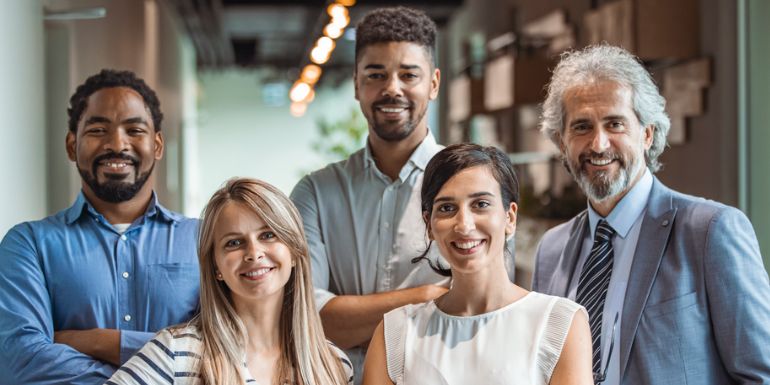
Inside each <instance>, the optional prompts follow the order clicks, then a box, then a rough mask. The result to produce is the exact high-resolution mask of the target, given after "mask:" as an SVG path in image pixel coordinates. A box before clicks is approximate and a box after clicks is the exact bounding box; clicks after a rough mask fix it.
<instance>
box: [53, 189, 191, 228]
mask: <svg viewBox="0 0 770 385" xmlns="http://www.w3.org/2000/svg"><path fill="white" fill-rule="evenodd" d="M85 212H88V213H90V214H91V215H93V216H95V217H101V216H102V214H100V213H99V212H98V211H96V209H95V208H94V207H93V206H92V205H91V203H90V202H88V199H86V197H85V195H83V191H82V190H81V191H80V193H78V196H77V198H76V199H75V203H73V204H72V206H70V207H69V208H68V209H67V211H66V212H65V214H64V216H65V219H66V221H67V224H68V225H71V224H72V223H73V222H75V221H76V220H78V219H80V218H81V217H82V216H83V214H84V213H85ZM155 215H157V216H158V217H159V218H162V219H164V220H166V221H168V222H178V221H180V220H181V219H182V216H181V215H180V214H177V213H175V212H173V211H171V210H169V209H167V208H165V207H163V205H161V204H160V203H158V196H157V195H156V194H155V191H153V192H152V198H150V204H149V205H148V206H147V210H146V211H145V212H144V217H153V216H155Z"/></svg>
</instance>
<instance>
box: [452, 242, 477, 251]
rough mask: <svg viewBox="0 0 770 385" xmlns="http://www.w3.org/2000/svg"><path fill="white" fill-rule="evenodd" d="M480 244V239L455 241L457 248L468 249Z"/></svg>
mask: <svg viewBox="0 0 770 385" xmlns="http://www.w3.org/2000/svg"><path fill="white" fill-rule="evenodd" d="M480 244H481V241H469V242H455V246H457V248H458V249H463V250H469V249H472V248H474V247H476V246H478V245H480Z"/></svg>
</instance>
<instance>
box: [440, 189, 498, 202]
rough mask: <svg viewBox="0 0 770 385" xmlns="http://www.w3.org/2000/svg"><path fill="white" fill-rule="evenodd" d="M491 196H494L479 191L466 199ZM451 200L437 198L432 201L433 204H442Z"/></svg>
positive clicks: (448, 198)
mask: <svg viewBox="0 0 770 385" xmlns="http://www.w3.org/2000/svg"><path fill="white" fill-rule="evenodd" d="M493 196H495V194H492V193H491V192H486V191H479V192H475V193H473V194H470V195H468V198H479V197H493ZM453 200H454V198H451V197H438V198H436V199H435V200H433V204H436V203H442V202H451V201H453Z"/></svg>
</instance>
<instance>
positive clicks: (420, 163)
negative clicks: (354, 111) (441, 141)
mask: <svg viewBox="0 0 770 385" xmlns="http://www.w3.org/2000/svg"><path fill="white" fill-rule="evenodd" d="M440 150H441V146H440V145H438V143H436V138H435V137H434V136H433V133H432V132H431V130H430V128H428V135H426V136H425V139H423V140H422V142H420V145H419V146H417V148H415V149H414V151H413V152H412V155H411V156H410V157H409V160H408V161H407V162H406V164H404V167H402V168H401V171H400V172H399V173H398V177H399V178H400V179H401V180H406V178H407V177H408V176H409V173H411V172H412V170H413V169H414V168H415V167H417V168H419V169H420V170H422V171H425V167H426V166H427V165H428V162H429V161H430V159H431V158H433V155H435V154H436V153H437V152H439V151H440ZM364 165H365V167H376V164H375V162H374V155H372V148H371V145H370V144H369V141H368V140H367V141H366V148H365V150H364Z"/></svg>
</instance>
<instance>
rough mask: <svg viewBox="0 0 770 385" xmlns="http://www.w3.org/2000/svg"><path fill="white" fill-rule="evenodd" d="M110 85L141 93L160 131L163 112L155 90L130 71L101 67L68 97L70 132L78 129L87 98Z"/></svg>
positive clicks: (157, 129)
mask: <svg viewBox="0 0 770 385" xmlns="http://www.w3.org/2000/svg"><path fill="white" fill-rule="evenodd" d="M112 87H128V88H131V89H133V90H134V91H136V92H137V93H138V94H139V95H141V96H142V99H144V104H145V105H147V108H149V109H150V114H151V115H152V123H153V126H155V131H156V132H157V131H160V122H161V121H162V120H163V113H162V112H160V101H159V100H158V96H157V95H155V91H153V90H152V88H150V86H148V85H147V83H145V82H144V80H142V79H141V78H139V77H137V76H136V74H135V73H133V72H131V71H117V70H110V69H103V70H101V72H99V73H98V74H96V75H92V76H91V77H89V78H88V79H86V81H85V83H83V84H81V85H80V86H78V88H77V89H76V90H75V93H74V94H73V95H72V97H70V106H69V108H67V114H68V115H69V130H70V131H71V132H73V133H76V132H77V131H78V122H79V121H80V118H81V117H82V116H83V111H85V110H86V107H88V98H89V97H90V96H91V95H93V94H94V93H95V92H96V91H99V90H101V89H103V88H112Z"/></svg>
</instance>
